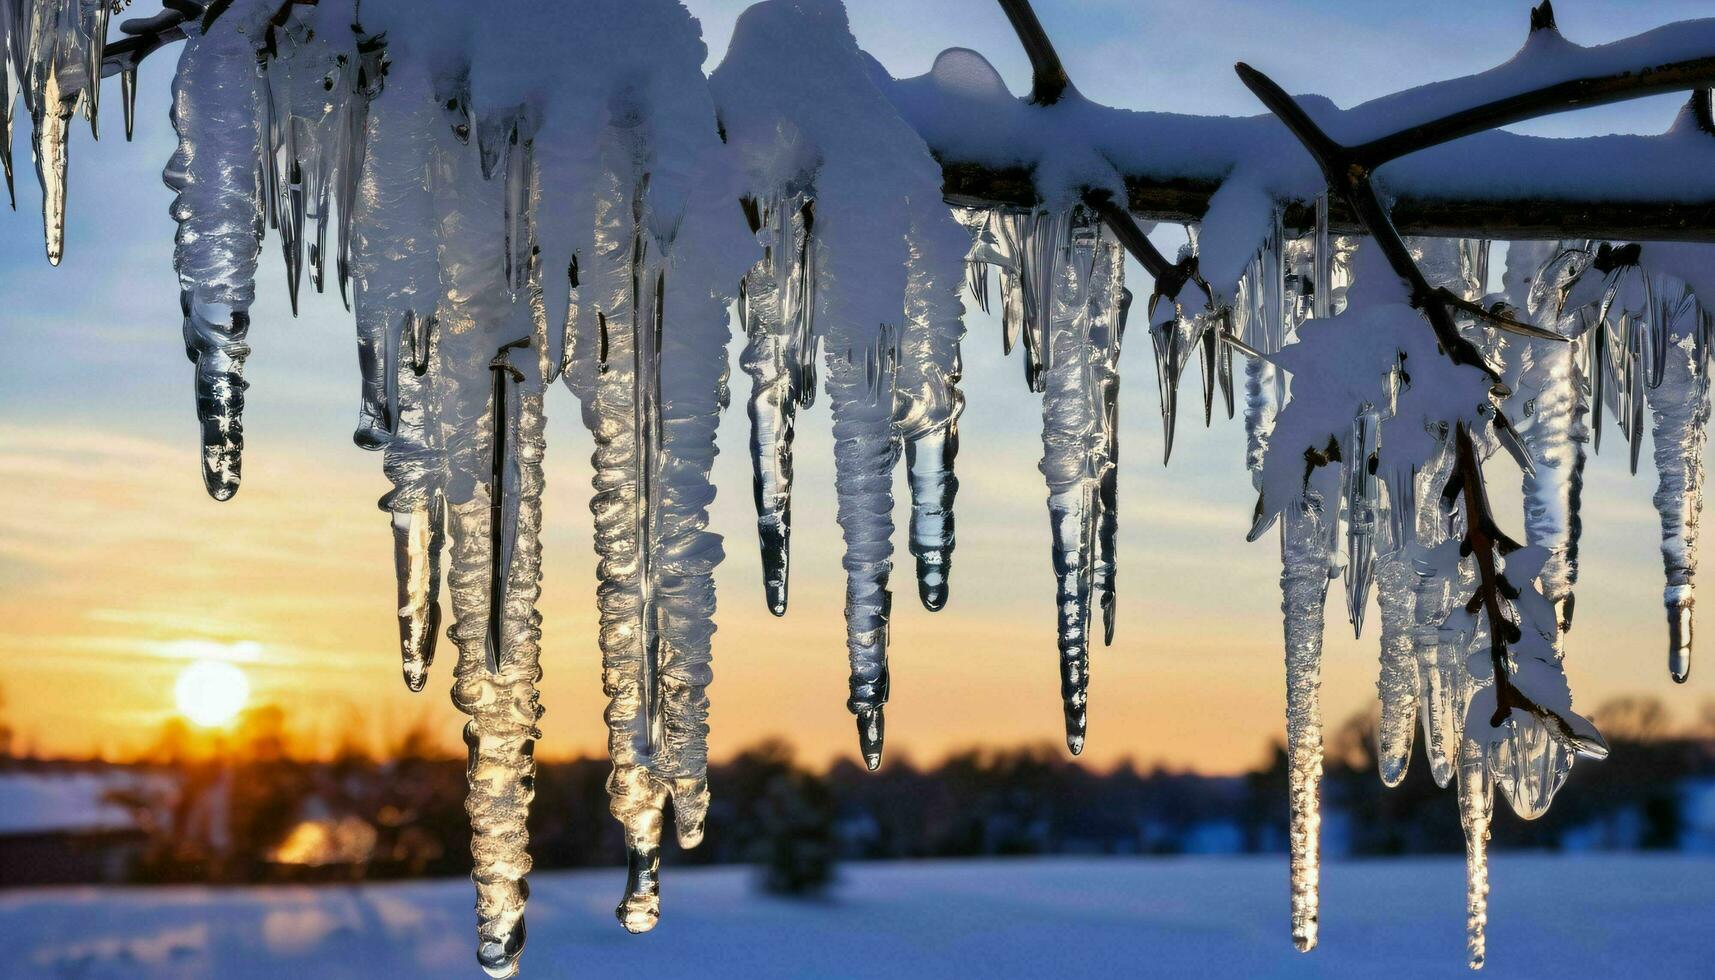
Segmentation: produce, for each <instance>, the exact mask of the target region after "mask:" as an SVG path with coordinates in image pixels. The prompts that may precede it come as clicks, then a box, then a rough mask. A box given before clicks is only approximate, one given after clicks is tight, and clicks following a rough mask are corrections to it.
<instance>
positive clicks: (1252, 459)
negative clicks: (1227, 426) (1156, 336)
mask: <svg viewBox="0 0 1715 980" xmlns="http://www.w3.org/2000/svg"><path fill="white" fill-rule="evenodd" d="M1287 247H1288V245H1287V241H1286V230H1285V228H1284V227H1282V225H1281V212H1280V210H1279V209H1276V211H1275V220H1274V227H1273V229H1272V231H1271V233H1270V235H1269V237H1268V238H1267V239H1266V240H1265V241H1264V242H1263V243H1262V246H1261V247H1260V248H1259V249H1258V250H1257V254H1256V256H1255V257H1254V258H1252V259H1251V264H1250V268H1249V269H1248V270H1246V272H1245V276H1244V278H1243V279H1242V280H1241V281H1240V283H1239V294H1238V301H1237V303H1236V304H1235V307H1236V308H1235V313H1236V323H1235V326H1234V330H1235V332H1236V333H1237V334H1238V335H1239V336H1240V337H1241V338H1242V339H1243V340H1244V341H1245V343H1247V344H1249V345H1250V346H1251V348H1252V349H1254V350H1256V351H1258V352H1259V353H1261V354H1264V355H1268V354H1274V353H1276V352H1278V351H1279V350H1280V348H1281V346H1282V344H1283V343H1284V340H1285V334H1286V332H1287V330H1288V329H1289V324H1288V323H1287V315H1288V314H1287V309H1288V302H1287V296H1286V284H1287V258H1286V255H1287ZM1284 396H1285V383H1284V381H1283V379H1282V376H1281V373H1280V371H1279V370H1278V369H1277V368H1276V367H1275V366H1274V362H1273V361H1271V360H1269V359H1268V358H1267V357H1266V356H1265V357H1252V358H1249V359H1247V360H1246V361H1245V468H1246V469H1248V470H1249V471H1250V474H1251V485H1252V486H1254V487H1255V488H1256V490H1257V492H1258V500H1257V510H1258V513H1259V514H1264V513H1269V512H1268V511H1267V509H1266V508H1265V507H1264V505H1263V501H1262V499H1261V492H1262V465H1263V460H1264V459H1265V458H1266V457H1267V455H1268V445H1269V439H1270V438H1271V437H1272V436H1273V434H1274V425H1275V419H1276V417H1277V416H1278V415H1279V414H1280V409H1281V404H1282V402H1283V400H1284ZM1273 520H1274V519H1273V518H1272V517H1270V518H1268V521H1267V523H1264V524H1262V525H1261V526H1257V527H1253V528H1251V532H1250V534H1249V535H1247V537H1248V539H1249V540H1251V541H1255V540H1257V539H1258V538H1259V537H1261V536H1262V534H1263V533H1264V532H1266V531H1267V530H1268V527H1269V526H1271V525H1272V523H1273Z"/></svg>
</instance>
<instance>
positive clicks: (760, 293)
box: [739, 195, 815, 616]
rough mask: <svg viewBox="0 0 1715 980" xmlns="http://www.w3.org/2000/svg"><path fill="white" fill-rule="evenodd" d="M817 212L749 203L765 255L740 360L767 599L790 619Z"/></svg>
mask: <svg viewBox="0 0 1715 980" xmlns="http://www.w3.org/2000/svg"><path fill="white" fill-rule="evenodd" d="M812 208H813V205H812V203H811V201H810V200H809V199H808V198H806V197H804V196H803V195H779V196H777V197H775V198H773V199H771V200H767V201H760V202H752V203H751V204H750V205H749V209H750V211H751V212H752V215H753V220H754V222H755V224H756V229H755V230H756V233H757V237H758V239H759V240H760V241H761V242H762V245H763V249H764V254H763V258H762V260H761V261H760V262H758V263H757V264H756V266H755V267H754V268H752V269H751V270H750V272H749V273H748V274H747V275H746V277H745V284H744V285H745V288H744V327H745V333H746V336H747V342H746V344H745V347H744V353H743V355H742V356H741V359H740V362H739V363H740V365H741V366H742V367H743V369H744V371H745V373H746V374H749V375H750V378H751V395H750V399H749V401H748V403H747V406H746V407H747V411H748V412H749V414H750V456H751V465H752V467H753V470H754V486H755V496H756V529H757V536H758V539H759V541H760V544H761V550H762V583H763V596H764V599H765V601H766V602H767V605H768V611H769V612H771V613H773V614H774V615H776V616H784V615H785V614H786V603H787V597H788V592H789V588H788V587H789V585H790V574H791V543H792V436H793V431H794V428H795V426H796V425H797V417H798V409H799V408H800V407H801V406H802V405H804V404H805V403H806V400H807V397H808V395H809V394H810V393H812V392H813V390H814V381H813V380H812V381H811V382H810V387H808V388H807V387H806V386H805V381H806V378H807V377H808V376H809V372H808V371H807V369H806V363H807V362H808V361H809V360H810V359H812V358H813V357H814V343H813V342H812V341H811V333H810V329H809V318H810V316H811V311H812V310H813V309H814V308H815V295H814V282H815V270H814V267H813V256H814V254H815V246H814V242H813V241H812V239H811V233H812V229H813V227H814V219H813V214H814V211H813V210H812Z"/></svg>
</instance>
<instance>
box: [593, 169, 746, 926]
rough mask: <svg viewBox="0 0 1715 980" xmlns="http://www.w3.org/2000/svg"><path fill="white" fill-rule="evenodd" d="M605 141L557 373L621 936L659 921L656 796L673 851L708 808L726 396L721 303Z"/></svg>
mask: <svg viewBox="0 0 1715 980" xmlns="http://www.w3.org/2000/svg"><path fill="white" fill-rule="evenodd" d="M609 144H610V145H608V146H606V147H604V155H605V156H606V158H607V161H608V167H607V172H606V174H605V175H604V176H602V177H601V178H600V187H599V193H598V194H597V195H596V202H597V203H596V234H595V239H594V248H593V250H592V253H591V256H590V259H591V260H590V261H588V262H580V263H579V266H578V281H577V283H576V285H575V286H574V287H573V289H572V296H571V302H570V307H569V315H568V321H567V322H568V329H569V330H570V331H571V336H570V337H569V338H568V347H567V350H568V355H569V357H568V361H567V366H566V370H565V380H566V383H567V385H568V386H569V387H570V388H572V390H573V391H574V392H576V393H577V394H578V397H579V399H580V401H581V402H582V403H583V414H584V422H585V424H586V425H587V426H588V427H589V428H590V430H591V431H592V432H593V433H594V435H595V439H596V452H595V456H594V457H593V462H594V464H595V476H594V482H593V486H594V489H595V496H594V498H593V499H592V500H591V502H590V509H591V511H592V512H593V513H594V515H595V532H596V534H595V543H596V553H597V556H598V558H599V564H598V567H597V575H598V577H599V579H600V586H599V589H598V592H597V606H598V608H599V609H600V611H601V648H602V665H603V688H604V690H605V692H606V693H607V695H608V698H609V703H608V709H607V715H606V718H607V724H608V751H609V754H610V756H611V757H612V759H613V765H614V768H613V774H612V776H611V777H610V778H609V780H608V792H609V794H610V797H611V799H610V803H609V808H610V810H611V812H612V813H613V816H614V817H615V818H616V819H617V820H618V821H619V822H620V824H621V826H622V827H623V828H624V833H625V844H626V852H627V880H626V887H625V894H624V896H623V898H622V900H621V902H620V904H619V906H618V908H617V910H616V913H617V916H618V918H619V921H620V923H621V924H622V925H623V926H624V927H625V928H626V929H627V930H629V931H631V932H644V931H646V930H648V929H651V928H653V927H654V926H655V924H656V922H657V921H658V920H659V917H660V861H661V836H662V833H663V831H664V829H665V812H666V806H667V804H668V802H669V800H670V801H671V803H672V806H673V817H674V826H675V831H676V835H677V837H678V841H679V845H680V846H681V847H693V846H695V845H696V844H697V843H698V842H699V841H700V840H701V839H702V836H703V824H704V819H705V816H706V814H707V812H708V805H709V790H708V744H707V734H708V726H707V717H708V697H707V695H706V693H705V691H706V688H707V686H708V683H709V681H710V677H711V674H710V670H709V651H710V643H711V640H712V637H713V634H714V612H715V594H714V577H713V573H714V569H715V566H716V565H718V564H719V563H720V560H721V558H722V550H721V540H720V537H719V535H716V534H713V533H711V532H710V531H709V530H708V523H709V517H708V507H709V504H710V502H711V501H712V500H713V498H714V487H713V486H712V484H711V483H710V470H711V468H712V466H713V462H714V455H715V441H714V439H715V429H716V426H717V423H718V421H719V415H720V411H721V409H722V408H723V407H724V405H725V400H724V399H725V391H726V389H725V384H724V382H725V372H726V364H727V357H726V341H727V329H728V324H727V314H726V303H727V297H725V296H722V295H719V293H718V287H712V286H710V285H709V283H708V282H707V281H706V280H707V277H708V275H710V273H709V272H708V271H707V270H699V269H697V268H695V267H694V266H691V265H686V266H684V267H680V266H678V265H675V264H673V263H671V262H669V260H668V257H667V255H666V254H665V251H666V249H667V248H669V247H671V245H672V241H671V240H669V241H667V242H665V243H663V242H662V241H660V240H659V239H658V238H657V237H656V234H655V232H654V231H652V230H651V229H652V227H653V224H654V216H653V214H652V212H651V210H650V201H649V199H648V181H647V179H644V180H642V181H636V182H634V183H631V184H630V186H627V182H626V181H625V180H623V179H622V178H621V176H620V175H621V174H624V173H626V172H627V170H628V169H629V168H630V167H631V166H632V165H633V163H634V161H635V159H636V158H637V154H636V153H635V151H634V150H632V149H630V147H631V146H632V145H633V143H632V141H631V140H629V139H626V138H624V137H622V136H617V135H616V137H615V138H613V139H610V140H609ZM727 217H728V216H727V215H725V214H724V213H723V214H722V215H721V218H722V219H726V218H727ZM710 220H711V216H710V215H708V214H706V213H702V212H698V213H695V214H692V215H690V216H688V217H686V218H685V220H684V222H683V224H682V225H681V226H680V230H679V233H678V234H679V236H680V239H681V245H682V240H683V239H684V237H685V236H686V235H690V236H691V237H692V238H693V239H697V240H699V241H701V240H702V239H703V238H704V237H705V236H707V235H708V231H707V230H706V229H707V228H708V227H709V224H710ZM722 227H724V225H723V226H722ZM703 244H704V245H705V247H706V245H707V243H706V241H704V242H703ZM670 266H671V269H670V268H669V267H670ZM699 283H700V284H701V288H699ZM665 391H672V392H674V393H675V397H674V398H673V399H671V400H669V399H665V398H663V397H662V394H663V392H665Z"/></svg>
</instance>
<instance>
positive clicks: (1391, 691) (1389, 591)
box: [1376, 545, 1418, 786]
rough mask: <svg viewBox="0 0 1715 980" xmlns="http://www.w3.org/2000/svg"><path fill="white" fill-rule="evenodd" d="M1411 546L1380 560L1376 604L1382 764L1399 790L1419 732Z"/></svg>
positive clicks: (1378, 757) (1379, 754)
mask: <svg viewBox="0 0 1715 980" xmlns="http://www.w3.org/2000/svg"><path fill="white" fill-rule="evenodd" d="M1409 548H1410V545H1406V546H1405V547H1403V548H1401V549H1400V550H1398V551H1393V552H1390V553H1388V554H1384V555H1382V556H1381V557H1380V558H1379V559H1378V560H1377V561H1376V604H1377V605H1378V606H1379V607H1380V609H1381V619H1382V624H1381V627H1382V628H1381V675H1380V677H1379V678H1378V679H1377V681H1376V693H1377V695H1378V696H1379V697H1380V700H1381V721H1380V723H1379V725H1378V727H1377V729H1376V762H1377V765H1378V766H1379V768H1380V774H1381V780H1382V782H1383V783H1384V784H1386V785H1388V786H1398V785H1399V784H1400V782H1401V781H1403V780H1404V779H1405V774H1406V770H1407V768H1408V767H1409V766H1410V764H1411V747H1412V741H1413V734H1414V732H1415V731H1416V729H1417V705H1418V673H1417V656H1416V652H1415V650H1414V649H1413V644H1412V635H1411V630H1412V619H1413V614H1414V613H1415V611H1416V598H1417V597H1416V595H1415V594H1414V592H1413V590H1412V586H1413V584H1414V583H1415V581H1416V579H1415V577H1414V576H1413V575H1412V571H1411V566H1410V564H1408V562H1407V559H1406V553H1407V551H1408V549H1409Z"/></svg>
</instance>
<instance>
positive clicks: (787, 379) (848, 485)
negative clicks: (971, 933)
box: [709, 0, 969, 769]
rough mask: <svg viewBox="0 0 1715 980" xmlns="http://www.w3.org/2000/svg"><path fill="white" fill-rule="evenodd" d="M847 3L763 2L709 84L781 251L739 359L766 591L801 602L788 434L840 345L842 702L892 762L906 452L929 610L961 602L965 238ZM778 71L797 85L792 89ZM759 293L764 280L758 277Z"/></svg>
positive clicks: (837, 474)
mask: <svg viewBox="0 0 1715 980" xmlns="http://www.w3.org/2000/svg"><path fill="white" fill-rule="evenodd" d="M872 64H873V63H872V62H870V61H869V60H868V58H867V56H865V55H864V54H863V52H862V51H860V50H859V49H858V46H857V42H856V40H855V39H854V38H853V37H852V35H851V31H850V28H849V27H847V25H846V18H845V10H844V8H843V7H842V6H841V5H840V4H839V3H837V2H833V0H797V2H779V0H776V2H769V3H760V4H757V5H756V6H754V7H752V8H751V9H750V10H748V11H746V12H745V13H744V15H743V16H742V17H740V18H739V22H738V25H737V26H736V28H735V29H734V34H733V41H732V47H731V48H730V49H729V50H728V52H727V54H726V57H725V58H724V59H723V60H722V61H721V63H720V65H719V66H718V67H717V68H716V69H715V71H714V72H713V74H712V75H711V77H710V81H709V84H710V88H711V90H712V91H713V93H714V96H715V99H716V102H717V104H718V106H719V112H720V120H721V125H722V128H723V132H724V133H725V135H726V138H727V141H728V143H729V145H730V146H731V147H732V148H733V149H734V151H735V152H736V154H737V155H738V156H739V158H740V159H741V160H742V161H743V163H744V177H745V183H746V185H747V189H748V198H749V202H750V203H749V204H747V206H746V213H747V215H749V216H750V217H751V224H752V226H753V227H754V229H755V230H756V232H757V238H758V244H759V245H761V246H762V247H763V248H764V249H766V251H765V253H764V255H763V258H762V263H761V264H760V265H758V266H757V267H756V268H754V269H752V271H751V274H750V275H749V276H748V277H746V280H745V283H746V293H745V300H746V306H747V313H748V322H747V323H746V331H747V334H748V338H749V342H748V344H747V345H746V348H745V353H744V359H743V363H744V366H745V370H746V372H747V373H749V374H750V375H751V380H752V390H753V394H752V397H751V401H750V417H751V446H752V449H753V454H754V463H755V467H756V505H757V526H758V530H759V532H760V537H761V543H762V554H763V578H764V591H765V598H766V600H767V603H768V607H769V609H770V610H771V611H772V612H774V613H775V614H776V615H779V614H782V613H784V612H785V609H786V598H787V573H788V570H789V568H790V565H789V557H788V550H787V549H788V546H789V544H790V530H791V524H790V521H791V482H792V469H791V433H792V426H793V425H794V424H795V418H796V413H797V409H798V408H799V407H800V406H802V405H804V404H805V403H806V402H807V400H808V399H809V398H811V397H813V394H814V391H813V388H814V383H815V373H814V361H815V358H816V355H817V350H818V348H819V349H820V350H821V351H823V352H825V355H826V358H827V371H826V375H825V383H826V385H827V396H828V406H829V410H830V412H831V413H832V415H833V423H834V425H833V428H834V489H835V494H836V496H837V497H838V503H839V506H838V511H837V517H838V521H839V524H840V529H841V531H842V532H843V534H844V537H845V546H846V547H845V558H844V566H845V570H846V606H845V614H846V646H847V653H848V658H849V661H850V665H851V678H850V684H849V697H848V699H847V702H846V706H847V707H848V708H849V709H850V710H851V712H852V714H853V715H854V716H855V717H856V719H857V731H858V745H859V750H860V752H861V754H862V755H863V758H864V762H865V763H866V764H867V765H868V766H869V767H870V768H871V769H874V768H875V767H877V766H878V765H880V764H881V756H882V751H883V746H884V740H885V733H886V727H885V726H886V715H885V708H886V705H887V698H888V687H889V673H888V666H887V654H888V649H887V647H888V620H889V618H890V610H891V608H892V603H893V594H892V591H891V589H890V587H889V577H890V575H891V573H892V570H893V543H892V537H893V473H894V468H895V466H896V465H897V463H898V461H899V458H900V456H901V455H902V453H904V454H907V455H908V456H909V464H908V465H909V469H910V486H911V491H912V516H911V539H910V540H911V551H912V555H913V557H914V558H915V559H916V562H917V574H918V591H919V595H920V596H921V598H922V600H923V602H924V604H925V605H926V606H928V607H930V608H931V609H938V608H940V607H941V606H942V605H943V604H945V602H946V601H947V579H946V575H947V571H948V568H949V565H950V562H951V557H952V549H953V524H952V520H951V513H950V509H951V506H952V501H953V496H954V493H955V492H956V490H957V482H956V480H955V478H954V477H953V472H952V466H953V459H954V455H955V453H956V451H957V446H958V416H959V412H960V410H961V408H962V407H963V404H964V400H963V396H962V395H961V394H960V393H959V391H958V387H957V385H958V381H959V373H960V370H959V340H960V338H961V337H962V335H963V333H964V328H963V325H962V323H961V321H960V317H961V315H962V312H963V311H962V307H961V305H960V303H959V298H958V289H959V287H960V285H961V284H962V282H963V281H964V276H965V254H966V252H967V251H968V249H969V241H968V239H967V237H966V235H965V234H964V233H963V231H962V229H961V228H960V227H959V225H958V224H957V222H955V221H954V220H953V217H952V214H951V213H950V212H949V211H948V209H947V207H946V205H945V204H944V203H943V202H942V198H941V174H940V168H939V167H938V166H937V165H936V163H935V160H934V158H933V157H931V156H930V155H929V151H928V148H927V147H926V146H925V145H924V144H923V141H922V139H921V138H920V137H918V135H917V134H916V133H915V132H913V131H912V130H911V128H910V127H909V126H908V125H907V124H906V123H905V121H904V120H903V119H901V118H900V116H899V114H898V112H897V111H896V110H895V108H894V106H893V103H892V102H890V101H889V99H888V95H887V93H886V92H885V91H884V89H883V87H882V86H881V85H879V84H877V83H878V81H885V76H882V77H878V76H877V75H876V74H874V72H873V70H872ZM781 73H786V74H787V75H789V76H791V77H793V78H795V79H797V81H796V82H795V83H794V84H793V85H792V86H781V85H779V84H778V81H777V80H778V78H779V77H780V75H781ZM753 287H754V288H753Z"/></svg>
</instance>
